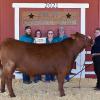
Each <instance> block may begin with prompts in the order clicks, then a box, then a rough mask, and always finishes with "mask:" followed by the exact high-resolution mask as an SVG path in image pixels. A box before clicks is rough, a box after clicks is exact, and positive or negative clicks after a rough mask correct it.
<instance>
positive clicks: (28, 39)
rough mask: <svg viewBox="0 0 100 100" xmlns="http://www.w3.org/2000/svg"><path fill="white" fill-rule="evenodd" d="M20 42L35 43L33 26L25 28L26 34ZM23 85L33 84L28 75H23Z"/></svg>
mask: <svg viewBox="0 0 100 100" xmlns="http://www.w3.org/2000/svg"><path fill="white" fill-rule="evenodd" d="M19 40H20V41H23V42H28V43H33V41H34V39H33V38H32V29H31V26H26V27H25V34H24V35H22V36H20V38H19ZM23 83H25V84H30V83H32V81H31V80H30V77H29V75H27V74H26V73H23Z"/></svg>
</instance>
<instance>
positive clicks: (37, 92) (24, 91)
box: [0, 79, 100, 100]
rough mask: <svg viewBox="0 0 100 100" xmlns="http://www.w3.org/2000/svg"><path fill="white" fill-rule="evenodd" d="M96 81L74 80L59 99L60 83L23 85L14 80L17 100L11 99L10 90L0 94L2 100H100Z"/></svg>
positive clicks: (15, 99) (20, 81) (67, 85)
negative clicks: (64, 94) (95, 88)
mask: <svg viewBox="0 0 100 100" xmlns="http://www.w3.org/2000/svg"><path fill="white" fill-rule="evenodd" d="M95 84H96V79H81V83H80V88H79V79H72V80H71V81H70V82H67V83H65V84H64V90H65V93H66V96H64V97H59V91H58V83H57V81H56V82H50V83H47V82H42V81H40V82H38V83H34V82H33V83H32V84H29V85H27V84H23V82H22V80H18V79H13V88H14V92H15V94H16V97H15V98H10V96H9V95H8V90H7V89H6V92H5V93H0V100H100V91H97V90H94V87H95Z"/></svg>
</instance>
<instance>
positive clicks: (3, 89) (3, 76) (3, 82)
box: [1, 73, 5, 93]
mask: <svg viewBox="0 0 100 100" xmlns="http://www.w3.org/2000/svg"><path fill="white" fill-rule="evenodd" d="M3 92H5V75H4V73H2V76H1V93H3Z"/></svg>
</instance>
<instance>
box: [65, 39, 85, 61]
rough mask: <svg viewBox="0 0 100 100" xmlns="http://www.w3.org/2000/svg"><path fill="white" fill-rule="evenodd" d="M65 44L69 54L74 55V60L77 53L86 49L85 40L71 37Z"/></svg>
mask: <svg viewBox="0 0 100 100" xmlns="http://www.w3.org/2000/svg"><path fill="white" fill-rule="evenodd" d="M64 45H65V49H66V50H65V51H66V52H69V53H67V54H70V56H72V57H73V58H74V60H75V59H76V57H77V55H78V54H79V53H80V52H82V50H83V49H84V43H83V42H81V41H77V40H73V39H69V40H67V41H65V42H64ZM68 49H69V50H68Z"/></svg>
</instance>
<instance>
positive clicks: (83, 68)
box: [64, 53, 91, 88]
mask: <svg viewBox="0 0 100 100" xmlns="http://www.w3.org/2000/svg"><path fill="white" fill-rule="evenodd" d="M86 54H87V53H86ZM84 66H85V61H84V64H83V65H82V69H81V70H80V71H79V72H78V73H76V74H74V75H73V76H72V77H71V78H70V80H71V79H72V78H74V77H75V76H76V75H78V74H79V73H81V74H80V80H79V88H80V83H81V76H82V71H83V70H85V68H88V67H90V66H91V64H89V65H88V66H86V67H84ZM66 82H68V81H65V82H64V83H66Z"/></svg>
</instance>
